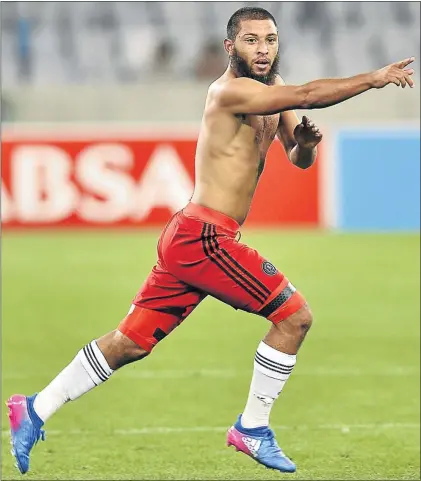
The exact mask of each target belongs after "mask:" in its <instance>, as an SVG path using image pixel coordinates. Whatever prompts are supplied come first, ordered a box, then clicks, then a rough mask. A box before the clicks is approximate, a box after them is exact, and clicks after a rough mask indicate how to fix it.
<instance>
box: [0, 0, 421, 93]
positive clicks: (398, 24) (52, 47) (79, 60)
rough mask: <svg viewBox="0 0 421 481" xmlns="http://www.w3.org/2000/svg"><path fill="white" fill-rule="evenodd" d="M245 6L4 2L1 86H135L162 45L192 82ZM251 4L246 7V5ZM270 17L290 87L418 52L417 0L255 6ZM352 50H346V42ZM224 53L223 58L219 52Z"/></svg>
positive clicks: (175, 71) (178, 72)
mask: <svg viewBox="0 0 421 481" xmlns="http://www.w3.org/2000/svg"><path fill="white" fill-rule="evenodd" d="M243 5H245V3H244V2H204V3H202V2H200V3H199V2H189V3H183V2H6V3H4V4H3V5H2V20H1V29H2V48H3V56H2V72H3V74H2V75H3V85H4V86H6V87H8V86H15V85H19V84H33V85H41V84H42V85H45V84H52V85H54V84H66V83H70V84H78V83H87V82H89V83H99V84H115V83H119V82H131V81H135V82H141V81H142V79H143V78H148V77H149V76H150V75H151V74H152V72H153V69H154V58H155V53H156V51H157V48H158V46H159V44H160V42H162V41H166V40H167V41H170V42H171V43H172V44H173V45H174V47H175V49H174V58H173V63H172V65H173V67H172V68H171V72H172V76H173V78H179V79H183V78H194V76H195V70H194V68H193V66H194V64H195V62H196V61H197V59H198V57H199V56H200V55H201V52H202V49H203V48H204V43H205V42H206V41H208V40H209V39H216V40H218V41H220V42H221V52H222V39H223V38H224V35H225V27H226V23H227V20H228V18H229V16H230V15H231V14H232V13H233V12H234V11H235V10H236V9H237V8H239V7H241V6H243ZM247 5H250V3H247ZM252 5H256V6H263V7H265V8H267V9H268V10H269V11H271V12H272V13H273V14H274V16H275V17H276V18H277V20H278V24H279V25H278V26H279V33H280V40H281V68H282V71H283V72H284V73H285V74H286V75H288V76H289V80H290V81H295V80H296V81H299V80H306V79H310V78H315V77H320V76H336V75H348V74H353V73H356V72H359V71H366V70H369V69H374V68H376V67H380V66H382V65H384V64H385V63H387V62H391V61H394V60H398V59H400V58H401V57H405V56H409V55H416V56H417V55H419V31H420V4H419V3H418V2H364V3H363V2H253V3H252ZM351 45H352V48H350V46H351ZM222 53H223V52H222Z"/></svg>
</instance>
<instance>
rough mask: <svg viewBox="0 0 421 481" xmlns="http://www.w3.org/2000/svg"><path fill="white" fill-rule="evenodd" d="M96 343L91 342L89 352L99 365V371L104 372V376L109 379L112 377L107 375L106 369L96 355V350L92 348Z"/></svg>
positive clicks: (88, 346)
mask: <svg viewBox="0 0 421 481" xmlns="http://www.w3.org/2000/svg"><path fill="white" fill-rule="evenodd" d="M93 342H95V341H92V342H90V343H89V344H88V345H87V348H88V350H89V352H90V353H91V354H92V357H93V358H94V360H95V361H96V362H97V364H98V367H99V370H100V371H101V372H102V374H104V376H105V377H106V378H107V379H108V378H109V377H110V375H109V374H108V373H107V371H106V370H105V369H104V367H103V366H102V364H101V362H100V360H99V359H98V358H97V356H96V354H95V351H94V348H93V347H92V343H93ZM97 349H99V347H97Z"/></svg>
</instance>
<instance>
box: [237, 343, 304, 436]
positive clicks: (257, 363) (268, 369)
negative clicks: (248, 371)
mask: <svg viewBox="0 0 421 481" xmlns="http://www.w3.org/2000/svg"><path fill="white" fill-rule="evenodd" d="M295 361H296V356H295V354H294V355H291V354H285V353H284V352H280V351H277V350H276V349H273V347H270V346H268V345H267V344H265V343H264V342H263V341H262V342H261V343H260V344H259V347H258V348H257V351H256V356H255V358H254V372H253V379H252V381H251V386H250V392H249V397H248V400H247V404H246V407H245V409H244V412H243V414H242V416H241V425H242V426H243V427H244V428H257V427H260V426H268V425H269V415H270V411H271V409H272V406H273V403H274V402H275V399H277V398H278V396H279V394H281V391H282V389H283V387H284V385H285V383H286V382H287V380H288V378H289V375H290V374H291V372H292V369H293V367H294V365H295Z"/></svg>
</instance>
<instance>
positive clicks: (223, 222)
mask: <svg viewBox="0 0 421 481" xmlns="http://www.w3.org/2000/svg"><path fill="white" fill-rule="evenodd" d="M182 212H183V214H184V215H186V216H187V217H196V218H197V219H199V220H202V221H204V222H209V224H216V225H218V226H220V227H221V228H222V229H226V230H228V231H230V232H232V234H234V235H235V234H236V233H237V232H238V231H239V230H240V224H239V223H238V222H237V221H236V220H235V219H233V218H232V217H229V216H228V215H226V214H223V213H222V212H218V211H217V210H213V209H211V208H210V207H204V206H203V205H199V204H194V203H193V202H189V203H188V204H187V205H186V207H184V209H183V210H182Z"/></svg>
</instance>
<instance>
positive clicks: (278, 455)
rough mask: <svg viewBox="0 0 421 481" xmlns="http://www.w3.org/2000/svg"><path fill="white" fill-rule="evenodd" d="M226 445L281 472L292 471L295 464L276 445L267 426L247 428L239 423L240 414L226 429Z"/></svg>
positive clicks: (273, 435)
mask: <svg viewBox="0 0 421 481" xmlns="http://www.w3.org/2000/svg"><path fill="white" fill-rule="evenodd" d="M227 446H234V447H235V449H236V450H237V451H241V452H243V453H245V454H247V456H250V457H251V458H253V459H254V460H255V461H257V462H258V463H260V464H263V465H264V466H266V467H267V468H270V469H277V470H278V471H281V472H283V473H294V472H295V470H296V466H295V464H294V463H293V462H292V461H291V460H290V459H289V458H287V457H286V456H285V454H284V453H283V452H282V449H281V448H280V447H279V446H278V443H277V442H276V439H275V434H274V433H273V431H272V430H271V429H269V428H268V427H267V426H263V427H259V428H252V429H247V428H243V426H242V425H241V415H240V416H239V417H238V420H237V422H236V423H235V424H234V426H232V427H231V428H230V429H229V430H228V434H227Z"/></svg>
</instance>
